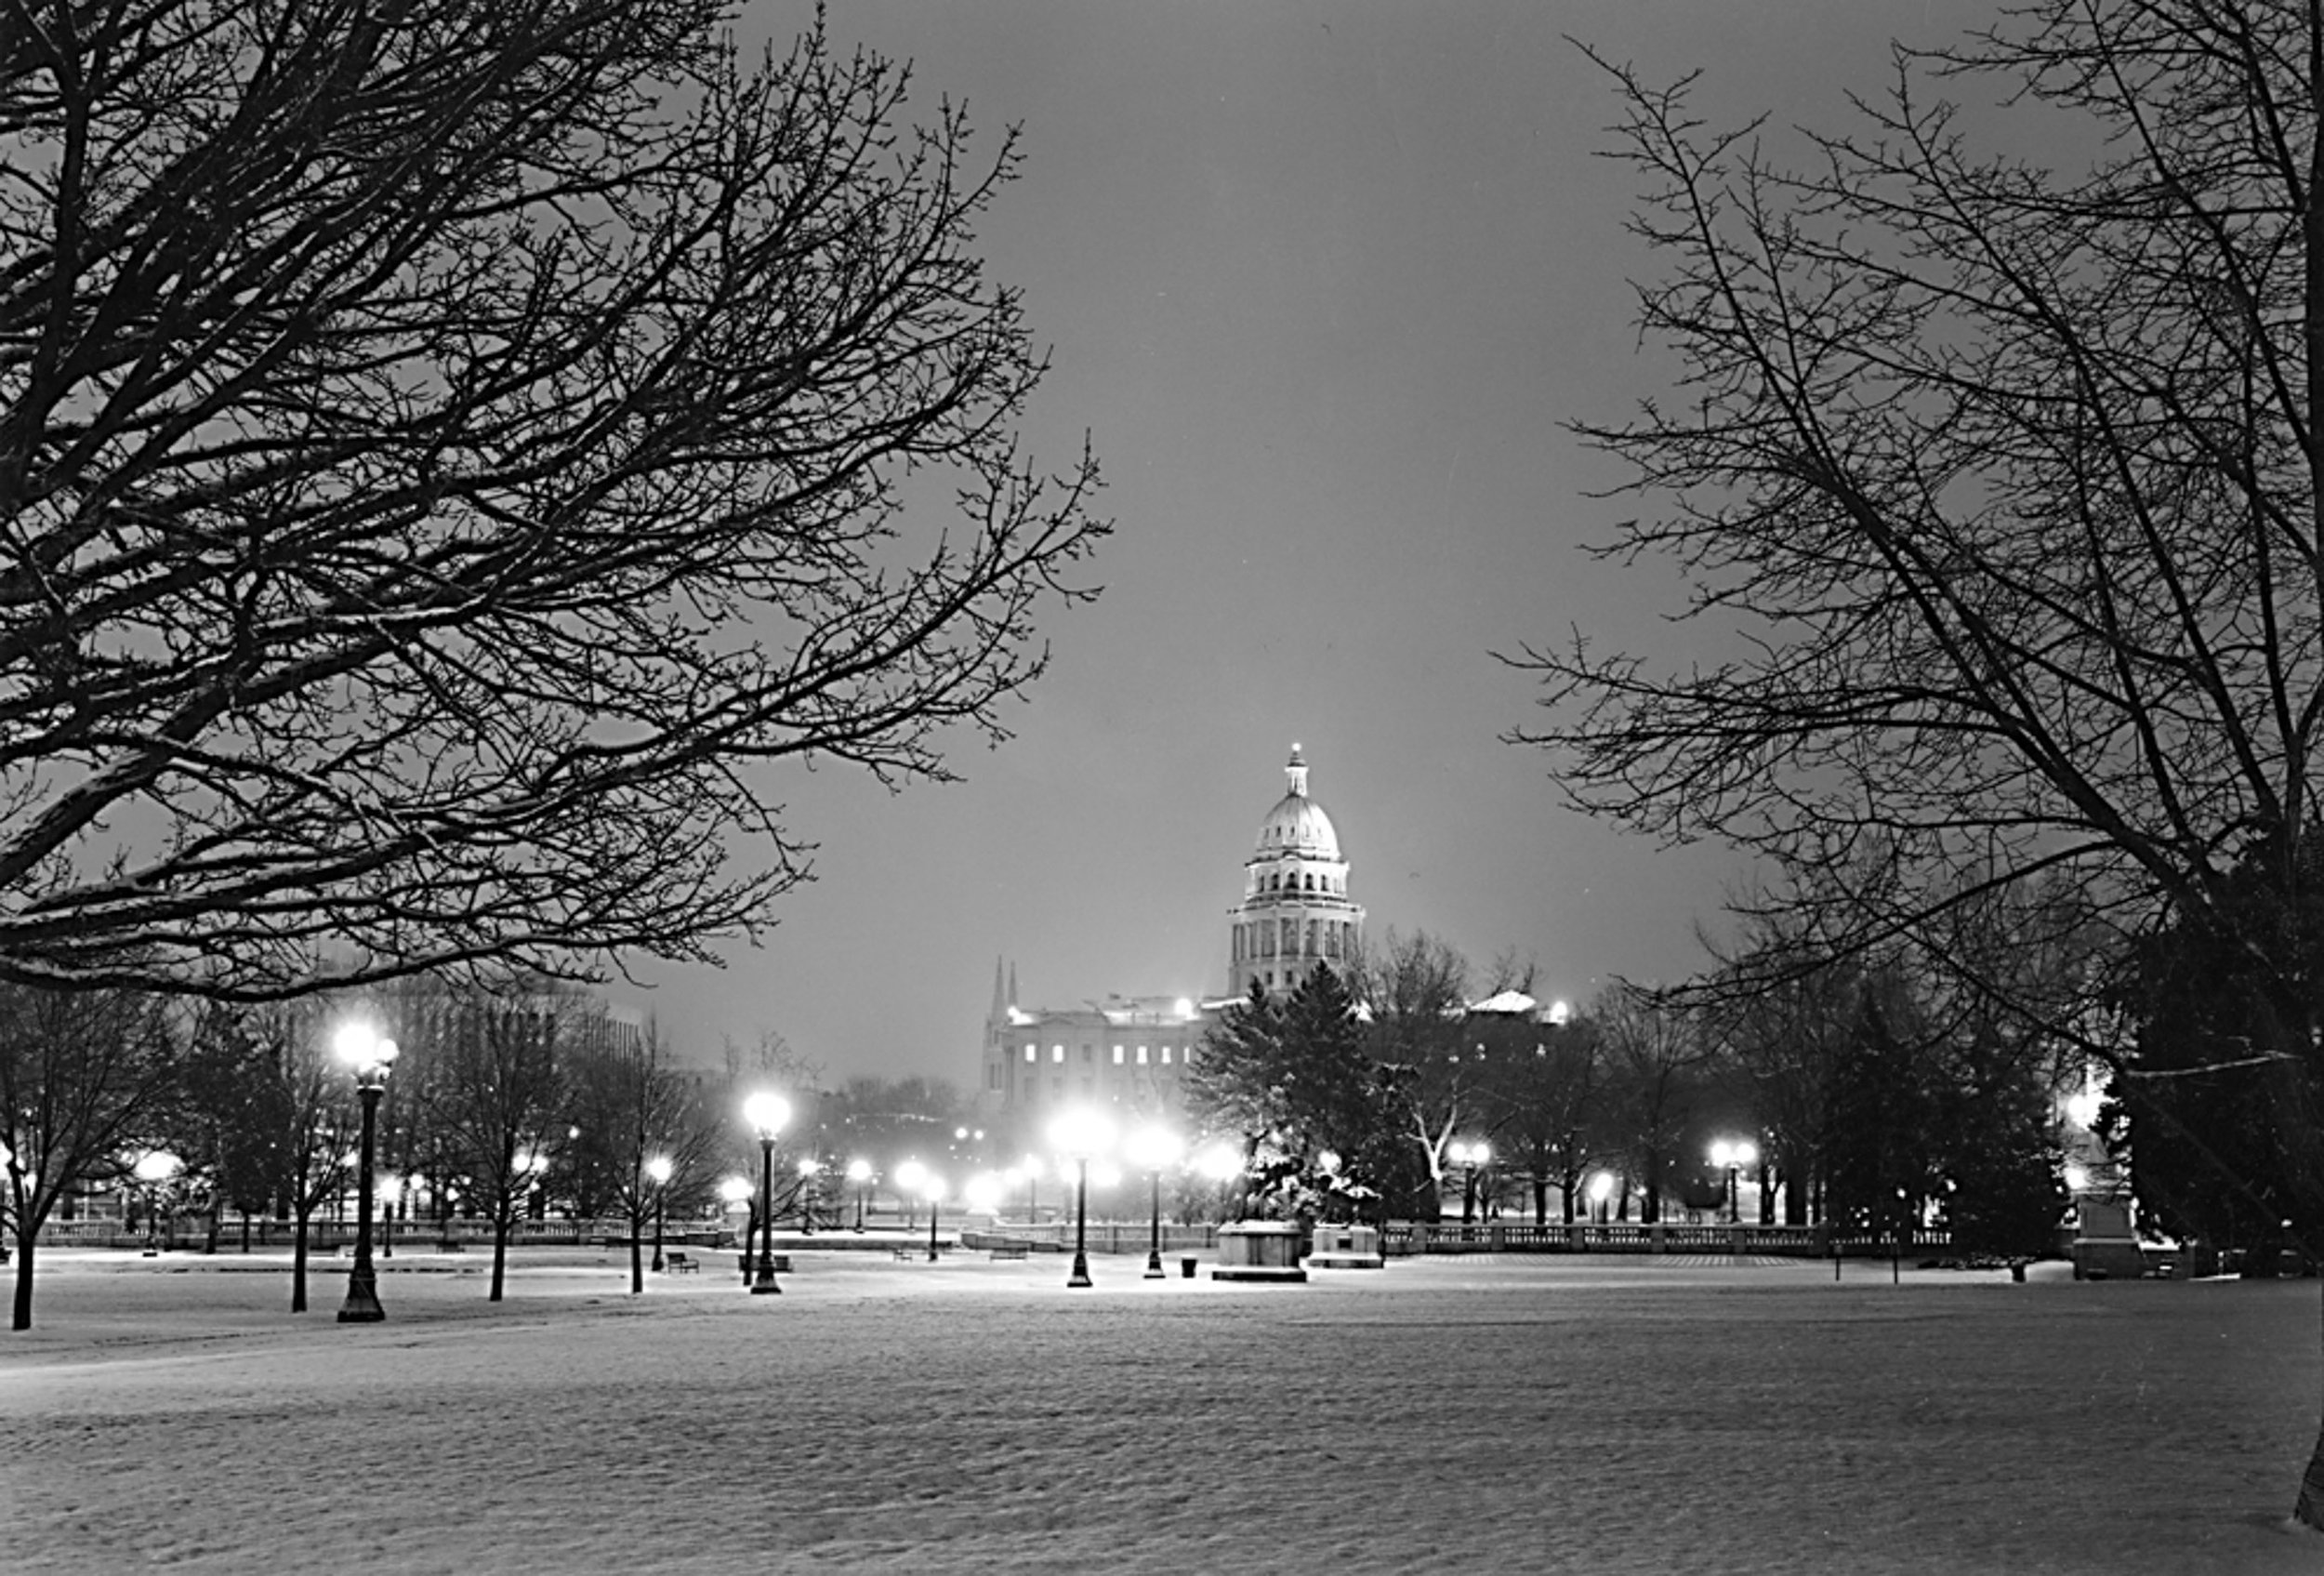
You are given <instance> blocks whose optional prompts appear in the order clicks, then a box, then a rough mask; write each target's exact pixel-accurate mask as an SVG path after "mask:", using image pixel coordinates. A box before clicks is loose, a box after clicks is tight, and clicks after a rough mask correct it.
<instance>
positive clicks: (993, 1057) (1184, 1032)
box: [979, 745, 1364, 1119]
mask: <svg viewBox="0 0 2324 1576" xmlns="http://www.w3.org/2000/svg"><path fill="white" fill-rule="evenodd" d="M1283 775H1284V779H1285V782H1284V792H1283V797H1282V798H1281V799H1279V800H1277V801H1275V803H1274V808H1273V809H1271V810H1269V811H1268V812H1267V814H1266V817H1265V819H1263V820H1261V822H1260V824H1259V838H1258V841H1257V843H1256V845H1255V846H1254V848H1253V850H1252V852H1251V855H1250V857H1249V858H1248V859H1246V860H1244V861H1243V900H1242V901H1241V902H1240V903H1237V904H1236V905H1235V907H1233V908H1231V909H1229V910H1228V911H1227V914H1228V923H1227V934H1226V937H1225V943H1226V944H1225V947H1224V953H1223V962H1224V963H1225V970H1224V973H1223V985H1222V986H1221V990H1220V993H1219V994H1218V995H1217V996H1215V997H1209V998H1205V999H1204V1000H1200V1001H1196V1000H1193V999H1192V998H1189V997H1177V998H1168V997H1125V996H1109V997H1107V998H1105V999H1104V1000H1102V1001H1089V1002H1087V1003H1085V1004H1083V1005H1081V1006H1079V1007H1073V1008H1063V1009H1060V1008H1051V1007H1025V1006H1023V1005H1021V1004H1020V1003H1019V1002H1018V1000H1017V979H1016V970H1015V969H1014V968H1013V967H1010V966H1008V965H1005V964H996V965H995V966H994V972H993V1004H992V1010H991V1011H990V1013H987V1014H986V1016H985V1020H984V1079H983V1082H982V1086H981V1089H980V1091H979V1101H980V1104H981V1105H982V1106H983V1107H984V1109H985V1110H987V1111H989V1112H992V1113H994V1114H995V1115H996V1116H997V1117H999V1118H1017V1119H1038V1118H1039V1117H1040V1116H1041V1115H1042V1114H1044V1113H1045V1112H1046V1111H1047V1110H1049V1109H1050V1108H1053V1107H1061V1106H1067V1105H1076V1104H1084V1103H1089V1104H1096V1105H1100V1106H1113V1107H1115V1108H1116V1109H1118V1110H1122V1111H1126V1112H1127V1111H1151V1110H1159V1109H1162V1108H1164V1107H1166V1106H1169V1105H1171V1104H1172V1103H1174V1101H1175V1099H1176V1095H1177V1085H1178V1079H1179V1077H1180V1075H1181V1074H1182V1072H1183V1070H1184V1068H1185V1066H1186V1064H1187V1062H1188V1060H1189V1059H1190V1058H1192V1057H1193V1055H1194V1054H1195V1046H1196V1044H1197V1043H1198V1042H1199V1041H1200V1040H1201V1039H1202V1035H1203V1030H1204V1029H1205V1028H1207V1027H1208V1026H1209V1024H1210V1022H1211V1020H1212V1019H1213V1018H1214V1017H1215V1016H1216V1015H1217V1013H1219V1012H1220V1011H1221V1009H1222V1008H1224V1007H1226V1006H1227V1005H1229V1004H1230V1003H1232V1002H1234V1001H1236V1000H1241V999H1242V998H1243V997H1244V996H1246V995H1247V994H1248V992H1249V990H1250V987H1251V985H1252V983H1253V982H1254V981H1255V982H1256V983H1257V984H1258V985H1259V987H1260V988H1261V989H1263V990H1266V991H1269V992H1271V993H1273V994H1276V995H1281V994H1283V993H1285V992H1287V991H1289V990H1290V989H1291V988H1292V987H1294V986H1296V985H1297V984H1298V983H1299V982H1300V980H1301V978H1302V977H1304V976H1305V975H1306V973H1308V972H1309V971H1310V970H1311V969H1313V968H1314V965H1315V964H1316V963H1318V962H1322V963H1327V964H1329V965H1330V966H1331V967H1333V968H1335V969H1337V968H1340V967H1343V966H1344V965H1345V964H1346V963H1347V962H1349V961H1350V960H1353V958H1354V957H1355V956H1356V954H1357V952H1358V950H1359V948H1360V947H1361V946H1362V943H1363V938H1364V909H1363V907H1361V906H1360V905H1358V904H1357V903H1355V902H1353V901H1352V900H1351V899H1350V898H1349V896H1348V862H1347V860H1346V859H1345V858H1344V857H1342V856H1341V854H1340V835H1339V831H1338V829H1337V828H1334V827H1333V825H1332V824H1331V816H1330V814H1328V813H1327V811H1326V810H1325V809H1324V807H1323V806H1322V805H1321V804H1319V803H1317V802H1316V801H1314V799H1313V798H1312V797H1310V796H1309V794H1308V791H1307V761H1306V759H1305V757H1304V756H1302V755H1301V753H1300V747H1299V746H1297V745H1293V746H1292V747H1291V759H1290V762H1289V763H1288V764H1287V765H1286V766H1285V767H1284V769H1283Z"/></svg>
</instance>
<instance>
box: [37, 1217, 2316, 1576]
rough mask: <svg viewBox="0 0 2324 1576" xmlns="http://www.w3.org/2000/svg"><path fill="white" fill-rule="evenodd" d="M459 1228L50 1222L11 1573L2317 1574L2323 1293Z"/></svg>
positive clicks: (2307, 1287)
mask: <svg viewBox="0 0 2324 1576" xmlns="http://www.w3.org/2000/svg"><path fill="white" fill-rule="evenodd" d="M476 1257H477V1258H478V1260H479V1262H477V1263H473V1264H464V1263H462V1262H461V1261H459V1260H457V1259H438V1258H432V1257H428V1256H419V1257H414V1256H410V1255H405V1254H399V1256H398V1257H397V1258H396V1260H395V1261H394V1262H393V1263H392V1264H391V1265H383V1266H382V1267H383V1270H384V1271H385V1273H384V1274H383V1276H382V1278H381V1296H382V1300H383V1302H384V1303H385V1304H386V1305H387V1308H388V1312H389V1315H390V1317H389V1319H388V1321H387V1322H385V1323H382V1324H377V1325H370V1326H352V1325H340V1324H337V1323H336V1322H335V1321H334V1319H333V1317H332V1316H333V1312H334V1310H336V1308H337V1305H338V1303H339V1299H340V1296H341V1293H342V1291H343V1289H344V1285H345V1280H344V1265H343V1264H337V1263H331V1262H325V1263H324V1264H322V1265H320V1266H319V1273H318V1274H317V1275H316V1277H315V1279H314V1282H313V1287H312V1295H313V1299H314V1306H315V1311H314V1312H311V1313H309V1314H307V1315H304V1316H301V1317H297V1318H294V1317H293V1316H291V1315H290V1314H289V1313H287V1312H286V1311H284V1310H286V1309H287V1307H288V1305H289V1282H288V1277H287V1274H286V1273H285V1269H284V1263H283V1261H282V1260H281V1259H280V1258H279V1257H253V1258H252V1259H249V1260H244V1259H241V1258H239V1257H236V1256H234V1255H232V1254H231V1253H222V1254H220V1255H219V1256H218V1257H217V1258H212V1259H201V1258H195V1257H191V1256H176V1255H173V1256H168V1257H165V1258H161V1259H158V1260H146V1259H140V1258H139V1257H137V1256H135V1255H129V1254H109V1253H99V1252H50V1253H46V1254H45V1255H43V1257H42V1260H41V1262H40V1268H41V1278H40V1292H39V1299H38V1305H37V1310H36V1311H37V1318H38V1327H37V1328H36V1329H34V1330H33V1331H28V1332H25V1333H22V1334H13V1335H0V1505H4V1506H5V1518H4V1519H0V1570H6V1571H8V1572H15V1573H25V1576H29V1573H33V1572H59V1571H69V1572H75V1573H84V1572H86V1573H103V1572H113V1571H121V1570H128V1569H143V1568H147V1567H152V1566H168V1567H172V1568H175V1569H183V1570H190V1571H230V1572H235V1573H237V1576H249V1573H255V1572H268V1571H302V1572H303V1571H314V1570H325V1569H328V1570H335V1571H351V1572H378V1573H383V1576H390V1573H402V1572H422V1571H427V1572H457V1573H460V1576H498V1573H503V1572H508V1573H525V1572H557V1573H574V1572H601V1571H602V1572H621V1573H624V1576H640V1573H645V1572H659V1571H667V1572H680V1571H682V1572H725V1571H734V1572H743V1571H749V1572H766V1571H788V1570H813V1571H873V1570H878V1571H899V1572H902V1571H911V1572H946V1571H985V1570H1010V1571H1021V1570H1034V1571H1059V1572H1105V1573H1107V1576H1113V1573H1116V1572H1134V1571H1157V1572H1159V1571H1169V1572H1173V1573H1187V1572H1196V1573H1200V1572H1217V1571H1251V1572H1270V1571H1285V1572H1335V1573H1345V1572H1356V1571H1459V1572H1463V1573H1468V1576H1499V1573H1501V1572H1510V1571H1537V1570H1541V1571H1546V1570H1557V1571H1577V1572H1589V1573H1592V1576H1596V1573H1604V1572H1624V1571H1639V1572H1672V1571H1707V1572H1709V1571H1716V1572H1752V1571H1768V1572H1798V1571H1847V1572H1878V1571H1947V1572H1951V1571H1962V1572H1968V1571H1974V1572H1988V1571H1992V1572H2001V1571H2006V1572H2037V1571H2059V1572H2066V1571H2072V1572H2085V1571H2086V1572H2093V1573H2096V1572H2105V1573H2107V1576H2124V1573H2131V1576H2138V1573H2146V1572H2238V1571H2250V1572H2269V1573H2273V1572H2294V1571H2297V1572H2324V1539H2318V1538H2312V1537H2310V1536H2308V1535H2306V1534H2304V1533H2301V1532H2297V1531H2295V1530H2291V1528H2290V1527H2289V1525H2288V1523H2287V1521H2286V1512H2287V1511H2288V1510H2289V1508H2290V1505H2291V1497H2292V1494H2293V1491H2294V1490H2295V1487H2296V1484H2297V1478H2298V1473H2299V1468H2300V1465H2301V1463H2303V1462H2304V1459H2305V1456H2306V1452H2307V1448H2308V1445H2309V1442H2310V1441H2311V1440H2312V1439H2313V1438H2314V1437H2315V1434H2316V1429H2317V1407H2318V1398H2319V1388H2320V1387H2324V1373H2320V1372H2319V1359H2318V1339H2317V1320H2318V1309H2317V1286H2316V1284H2315V1283H2314V1282H2309V1283H2306V1284H2304V1285H2303V1284H2301V1283H2297V1282H2284V1283H2280V1284H2267V1285H2258V1284H2241V1283H2232V1282H2205V1283H2197V1284H2191V1285H2190V1284H2184V1283H2167V1282H2139V1283H2125V1282H2119V1281H2118V1282H2108V1283H2104V1284H2077V1283H2075V1282H2073V1281H2072V1280H2070V1279H2065V1278H2059V1277H2058V1276H2057V1275H2056V1274H2055V1273H2053V1274H2051V1275H2050V1276H2049V1277H2048V1278H2042V1276H2041V1275H2040V1272H2039V1271H2038V1272H2037V1278H2036V1280H2035V1281H2034V1282H2033V1283H2031V1284H2027V1285H2022V1286H2013V1285H2011V1284H2009V1283H2008V1280H2007V1278H2006V1277H2000V1276H1985V1275H1972V1274H1960V1273H1946V1272H1936V1271H1930V1272H1915V1271H1911V1270H1907V1271H1906V1273H1905V1278H1904V1283H1903V1284H1902V1285H1901V1286H1892V1285H1890V1284H1889V1278H1888V1267H1887V1266H1886V1265H1850V1266H1849V1267H1848V1270H1847V1278H1846V1279H1845V1281H1844V1282H1842V1284H1839V1285H1834V1284H1833V1283H1832V1280H1831V1274H1830V1269H1829V1265H1788V1264H1771V1263H1760V1264H1748V1265H1732V1264H1728V1263H1725V1262H1723V1261H1707V1260H1705V1261H1687V1262H1661V1263H1649V1262H1642V1261H1612V1260H1604V1259H1600V1260H1587V1261H1556V1260H1543V1259H1525V1258H1515V1257H1512V1258H1503V1259H1495V1260H1490V1261H1487V1260H1485V1259H1465V1260H1454V1259H1438V1260H1427V1261H1399V1262H1396V1263H1393V1264H1392V1265H1390V1266H1389V1268H1387V1269H1386V1270H1384V1271H1379V1272H1365V1271H1353V1270H1347V1271H1335V1272H1329V1273H1327V1274H1323V1275H1319V1276H1318V1277H1317V1278H1315V1279H1314V1280H1313V1281H1311V1282H1310V1283H1309V1284H1308V1285H1305V1286H1256V1287H1254V1286H1230V1285H1225V1284H1220V1283H1214V1282H1211V1281H1209V1280H1208V1279H1207V1278H1205V1279H1197V1280H1186V1279H1182V1278H1179V1277H1178V1275H1177V1274H1176V1265H1175V1264H1173V1265H1172V1271H1173V1273H1172V1275H1171V1277H1170V1278H1168V1279H1165V1280H1159V1281H1146V1280H1143V1279H1142V1278H1140V1274H1139V1271H1140V1269H1141V1267H1142V1261H1141V1260H1140V1259H1136V1258H1122V1259H1114V1258H1100V1259H1097V1260H1096V1261H1095V1262H1094V1264H1093V1266H1092V1267H1093V1270H1094V1273H1095V1275H1096V1278H1097V1280H1098V1285H1097V1286H1096V1288H1095V1289H1094V1290H1090V1291H1068V1290H1067V1289H1066V1288H1065V1286H1064V1279H1065V1272H1066V1266H1065V1264H1064V1262H1063V1260H1062V1259H1059V1258H1056V1257H1054V1256H1042V1257H1037V1258H1035V1259H1033V1260H1030V1261H1028V1262H1025V1263H992V1262H988V1261H987V1260H985V1259H984V1256H983V1255H981V1254H973V1253H962V1254H957V1255H954V1256H952V1257H950V1258H948V1259H947V1260H946V1262H944V1263H943V1264H941V1265H927V1264H916V1263H899V1262H896V1261H894V1260H893V1259H891V1257H890V1256H889V1255H887V1254H885V1253H881V1254H877V1255H874V1254H863V1253H856V1254H846V1253H834V1252H810V1253H801V1254H798V1255H795V1257H794V1263H795V1265H797V1271H796V1273H794V1274H792V1275H790V1276H788V1277H786V1278H784V1280H783V1294H782V1295H780V1296H776V1297H764V1296H760V1297H753V1296H749V1295H746V1293H745V1292H744V1291H743V1290H742V1287H741V1283H740V1281H739V1279H738V1278H737V1277H736V1276H735V1275H734V1274H733V1268H732V1266H733V1263H734V1260H733V1255H732V1254H731V1253H722V1254H719V1255H716V1256H715V1257H714V1258H713V1259H712V1272H711V1273H705V1274H703V1275H698V1276H691V1277H685V1278H664V1279H659V1280H656V1281H654V1283H653V1284H652V1286H651V1288H650V1290H649V1291H648V1292H647V1294H646V1295H644V1296H642V1297H637V1298H633V1297H630V1296H628V1295H627V1291H626V1289H627V1265H626V1261H625V1260H624V1259H623V1257H622V1256H620V1255H603V1256H601V1255H598V1254H596V1253H592V1252H580V1253H573V1252H566V1253H562V1254H550V1253H546V1252H536V1253H530V1254H526V1255H522V1257H521V1259H520V1262H519V1268H518V1269H517V1271H516V1273H515V1275H514V1277H513V1278H512V1280H511V1285H510V1295H509V1298H508V1301H507V1302H505V1303H503V1304H500V1305H497V1306H495V1305H489V1304H487V1303H486V1302H485V1301H484V1281H483V1278H482V1267H483V1265H482V1262H481V1255H477V1256H476ZM11 1273H12V1272H11Z"/></svg>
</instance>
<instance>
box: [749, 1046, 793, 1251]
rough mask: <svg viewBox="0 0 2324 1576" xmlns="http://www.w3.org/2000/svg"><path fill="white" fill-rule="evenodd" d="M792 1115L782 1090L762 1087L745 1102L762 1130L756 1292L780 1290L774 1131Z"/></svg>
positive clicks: (755, 1127) (752, 1121)
mask: <svg viewBox="0 0 2324 1576" xmlns="http://www.w3.org/2000/svg"><path fill="white" fill-rule="evenodd" d="M790 1119H791V1103H790V1102H789V1101H788V1100H786V1099H784V1098H783V1096H781V1095H780V1094H776V1093H772V1091H769V1090H764V1089H762V1090H760V1091H759V1093H756V1094H753V1095H752V1096H751V1097H750V1098H749V1099H747V1100H746V1101H744V1102H743V1120H745V1121H746V1122H748V1123H749V1124H750V1125H751V1127H752V1129H753V1130H754V1131H756V1132H758V1134H759V1269H758V1274H757V1276H756V1277H755V1278H753V1279H752V1281H751V1283H750V1290H751V1291H752V1292H753V1293H754V1294H758V1293H763V1292H769V1291H782V1290H783V1288H781V1287H780V1286H777V1285H776V1284H775V1283H774V1135H775V1134H776V1133H778V1132H782V1131H783V1124H784V1123H785V1122H787V1121H789V1120H790Z"/></svg>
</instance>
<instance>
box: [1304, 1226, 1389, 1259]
mask: <svg viewBox="0 0 2324 1576" xmlns="http://www.w3.org/2000/svg"><path fill="white" fill-rule="evenodd" d="M1387 1265H1388V1261H1387V1260H1386V1259H1385V1258H1383V1257H1382V1256H1381V1255H1380V1228H1379V1227H1377V1226H1370V1225H1319V1226H1317V1227H1316V1228H1315V1240H1314V1244H1313V1245H1312V1246H1311V1247H1310V1248H1309V1249H1308V1251H1307V1267H1308V1268H1310V1269H1384V1268H1386V1267H1387Z"/></svg>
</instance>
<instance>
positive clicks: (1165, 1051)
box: [1162, 1045, 1170, 1067]
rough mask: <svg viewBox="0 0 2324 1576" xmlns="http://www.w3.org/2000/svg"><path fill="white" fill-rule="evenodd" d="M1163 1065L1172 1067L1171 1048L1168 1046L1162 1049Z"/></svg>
mask: <svg viewBox="0 0 2324 1576" xmlns="http://www.w3.org/2000/svg"><path fill="white" fill-rule="evenodd" d="M1162 1065H1163V1066H1166V1067H1167V1066H1169V1065H1170V1048H1169V1046H1167V1045H1165V1046H1164V1047H1162Z"/></svg>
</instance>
